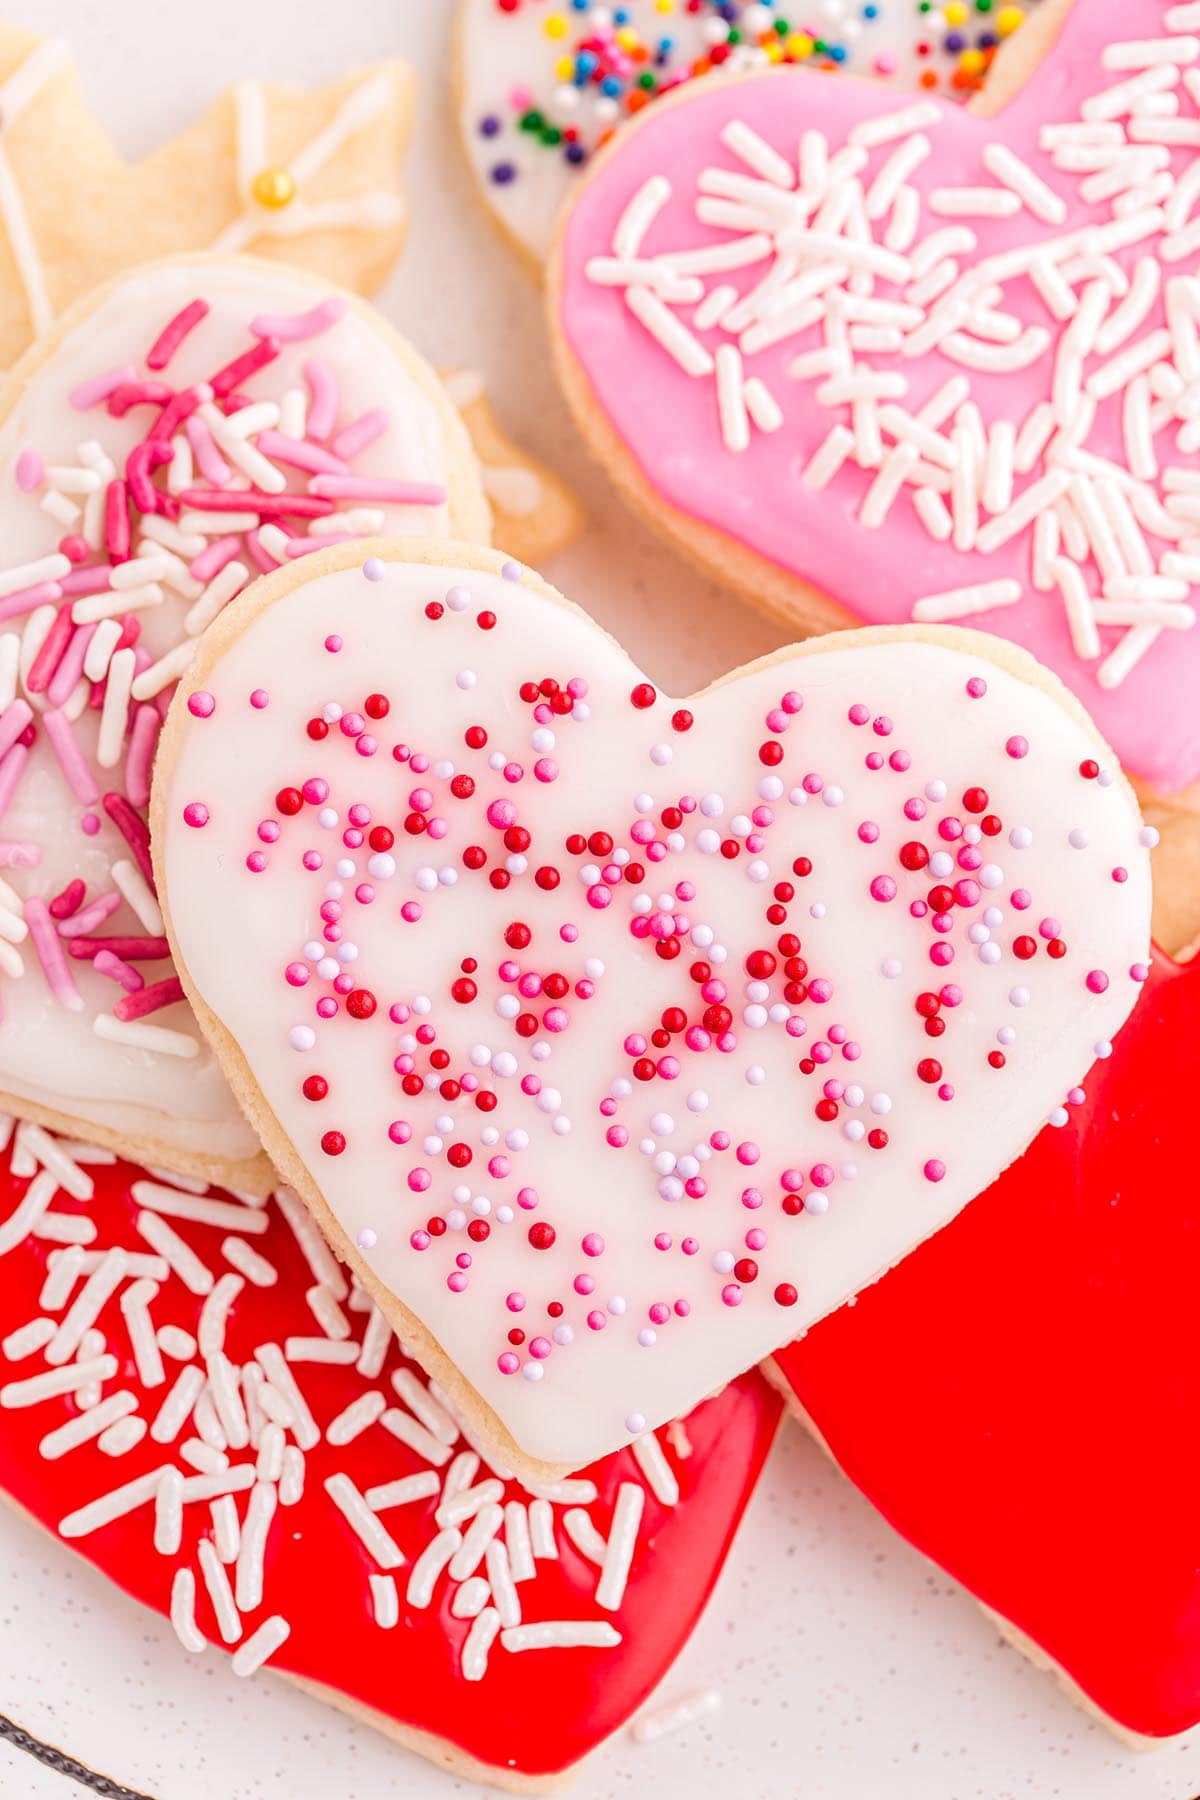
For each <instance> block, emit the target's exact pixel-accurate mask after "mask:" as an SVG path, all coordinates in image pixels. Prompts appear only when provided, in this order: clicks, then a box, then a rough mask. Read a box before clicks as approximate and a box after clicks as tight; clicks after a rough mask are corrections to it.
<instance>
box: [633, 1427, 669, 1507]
mask: <svg viewBox="0 0 1200 1800" xmlns="http://www.w3.org/2000/svg"><path fill="white" fill-rule="evenodd" d="M632 1449H633V1454H634V1457H635V1458H636V1460H637V1465H638V1468H639V1469H640V1470H641V1471H642V1474H643V1476H644V1477H645V1480H646V1485H647V1486H648V1487H649V1489H650V1492H651V1493H652V1494H653V1495H654V1497H655V1499H656V1500H658V1501H659V1502H660V1503H661V1504H662V1505H663V1506H676V1505H678V1503H679V1482H678V1481H677V1479H676V1477H675V1471H674V1469H672V1467H671V1465H670V1463H669V1462H668V1461H667V1458H666V1455H665V1453H664V1451H663V1447H662V1445H661V1444H660V1443H659V1441H658V1438H657V1436H656V1435H655V1433H654V1432H653V1431H647V1432H645V1433H644V1434H643V1436H641V1437H640V1438H635V1439H634V1440H633V1445H632Z"/></svg>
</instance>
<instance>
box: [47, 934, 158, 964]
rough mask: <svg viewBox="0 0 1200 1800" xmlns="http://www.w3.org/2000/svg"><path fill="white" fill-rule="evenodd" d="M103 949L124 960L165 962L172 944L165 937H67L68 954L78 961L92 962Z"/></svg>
mask: <svg viewBox="0 0 1200 1800" xmlns="http://www.w3.org/2000/svg"><path fill="white" fill-rule="evenodd" d="M101 950H107V951H109V952H110V953H111V954H112V955H113V956H119V957H120V958H121V961H122V962H165V961H166V960H167V958H168V956H170V954H171V946H170V944H168V942H167V940H166V938H165V937H76V938H68V939H67V954H68V955H69V956H72V957H74V959H75V961H76V962H91V961H92V960H93V959H94V958H95V957H96V956H97V955H99V953H100V951H101Z"/></svg>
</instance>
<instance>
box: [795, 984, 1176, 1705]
mask: <svg viewBox="0 0 1200 1800" xmlns="http://www.w3.org/2000/svg"><path fill="white" fill-rule="evenodd" d="M1189 1070H1190V1071H1192V1073H1193V1074H1200V964H1192V965H1190V966H1188V967H1184V966H1181V965H1179V964H1177V963H1173V962H1171V961H1170V960H1169V959H1168V958H1167V957H1165V956H1163V955H1161V954H1156V956H1155V960H1154V964H1153V972H1152V975H1151V979H1150V982H1149V983H1148V985H1147V988H1146V991H1145V992H1144V993H1143V995H1142V998H1141V1000H1140V1001H1139V1003H1138V1006H1137V1008H1136V1010H1135V1012H1134V1014H1133V1017H1132V1019H1131V1020H1130V1022H1129V1023H1128V1024H1127V1025H1126V1026H1125V1028H1124V1030H1123V1032H1122V1033H1121V1036H1120V1038H1119V1039H1118V1040H1117V1045H1116V1050H1115V1053H1114V1055H1113V1056H1112V1058H1111V1059H1110V1060H1109V1061H1107V1062H1101V1063H1098V1064H1097V1065H1096V1067H1095V1068H1094V1070H1093V1071H1092V1074H1091V1076H1090V1077H1089V1080H1088V1088H1087V1102H1086V1104H1085V1105H1083V1106H1081V1107H1078V1108H1073V1109H1072V1110H1071V1114H1070V1123H1069V1124H1068V1125H1066V1126H1065V1127H1063V1128H1062V1129H1061V1130H1055V1129H1053V1128H1048V1129H1046V1130H1044V1131H1043V1132H1042V1134H1041V1136H1040V1137H1039V1138H1037V1139H1036V1141H1035V1142H1034V1144H1033V1146H1032V1148H1031V1149H1029V1150H1028V1151H1027V1152H1026V1154H1025V1155H1024V1156H1023V1157H1022V1158H1021V1159H1020V1161H1019V1162H1017V1163H1016V1164H1014V1165H1013V1167H1012V1168H1011V1169H1010V1170H1009V1171H1008V1173H1007V1174H1005V1175H1004V1176H1002V1177H1001V1179H1000V1180H999V1181H998V1182H996V1183H995V1184H994V1185H993V1186H992V1187H991V1188H989V1189H988V1191H987V1192H986V1193H985V1194H984V1195H982V1196H981V1197H980V1198H979V1199H978V1200H976V1201H975V1202H974V1203H973V1204H972V1205H971V1206H969V1207H967V1208H966V1210H965V1211H964V1212H963V1213H961V1214H960V1215H959V1217H958V1218H957V1219H956V1220H955V1221H954V1222H953V1224H951V1225H948V1226H947V1227H946V1228H945V1230H944V1231H942V1232H941V1233H939V1235H938V1236H937V1237H936V1238H934V1239H933V1240H932V1241H931V1242H929V1243H928V1244H926V1245H925V1246H924V1247H923V1248H922V1249H921V1250H919V1251H917V1252H916V1253H915V1254H914V1255H913V1256H911V1257H909V1258H908V1260H907V1261H906V1262H905V1263H904V1264H902V1265H901V1267H900V1268H898V1269H895V1270H893V1271H892V1273H891V1274H890V1275H888V1276H887V1278H886V1279H885V1280H884V1281H881V1282H880V1283H879V1284H878V1285H877V1286H876V1287H873V1288H871V1289H869V1290H868V1291H867V1292H866V1293H864V1294H863V1295H862V1296H861V1297H860V1299H859V1301H858V1303H857V1305H856V1306H854V1307H853V1308H851V1309H843V1310H842V1311H841V1312H839V1313H837V1314H835V1315H833V1316H832V1317H831V1318H828V1319H826V1320H824V1321H823V1322H822V1323H821V1324H820V1325H818V1326H816V1327H815V1328H814V1330H813V1331H812V1332H811V1333H810V1334H809V1336H808V1337H807V1338H806V1339H805V1340H804V1342H803V1343H800V1344H797V1345H793V1346H792V1347H791V1348H790V1349H788V1350H786V1351H784V1352H782V1353H781V1355H780V1356H779V1357H778V1359H777V1360H778V1362H779V1365H780V1367H781V1369H782V1370H783V1372H784V1374H785V1375H786V1377H787V1379H788V1380H789V1382H790V1383H791V1385H792V1386H793V1387H794V1389H795V1392H796V1394H797V1396H798V1398H799V1400H800V1402H801V1404H802V1405H803V1406H804V1408H805V1409H806V1411H807V1412H808V1413H809V1415H810V1416H811V1418H812V1420H813V1422H814V1424H815V1426H816V1428H817V1430H818V1431H819V1432H820V1433H821V1435H822V1437H823V1438H824V1439H825V1441H826V1443H827V1444H828V1445H829V1448H830V1450H831V1451H832V1453H833V1455H834V1457H835V1458H836V1460H837V1462H838V1463H839V1464H840V1465H841V1467H842V1468H843V1469H844V1470H845V1472H846V1474H847V1475H848V1476H849V1477H850V1478H851V1480H852V1481H854V1482H855V1483H856V1484H857V1486H858V1487H860V1488H861V1489H862V1491H863V1493H864V1494H866V1495H867V1497H868V1498H869V1499H870V1500H871V1501H872V1502H873V1503H874V1504H875V1505H876V1506H878V1507H879V1509H880V1511H881V1512H883V1514H884V1515H885V1516H886V1517H887V1519H888V1520H889V1521H890V1522H891V1523H892V1524H893V1525H894V1526H895V1527H896V1529H897V1530H898V1531H900V1532H901V1533H902V1534H903V1535H904V1536H905V1537H906V1538H908V1539H909V1540H910V1542H911V1543H913V1544H915V1545H916V1546H917V1548H918V1549H920V1550H922V1551H924V1552H925V1554H926V1555H927V1556H930V1557H932V1558H933V1559H934V1561H935V1562H937V1563H939V1564H940V1565H941V1567H942V1568H944V1569H945V1570H946V1571H947V1573H948V1574H950V1575H952V1576H953V1577H954V1578H955V1579H956V1580H958V1581H961V1582H962V1583H963V1584H964V1585H965V1586H966V1587H967V1588H969V1589H970V1591H971V1592H972V1593H973V1594H974V1595H975V1596H976V1597H977V1598H978V1599H979V1600H981V1601H982V1602H983V1603H984V1604H985V1605H987V1606H989V1607H991V1608H993V1609H994V1610H995V1611H996V1612H998V1613H1000V1614H1002V1615H1003V1617H1004V1618H1006V1619H1008V1620H1010V1621H1011V1622H1012V1623H1013V1624H1014V1625H1016V1626H1017V1627H1018V1628H1019V1629H1020V1630H1021V1631H1023V1632H1024V1633H1026V1634H1027V1635H1028V1636H1029V1637H1030V1638H1031V1639H1032V1640H1033V1642H1034V1643H1035V1644H1037V1645H1038V1646H1039V1647H1040V1648H1041V1649H1042V1650H1044V1651H1046V1652H1047V1654H1048V1655H1050V1656H1051V1657H1053V1658H1054V1660H1055V1661H1056V1662H1057V1663H1059V1664H1060V1665H1061V1666H1062V1668H1063V1669H1064V1670H1065V1671H1066V1673H1067V1674H1068V1675H1069V1676H1070V1677H1071V1679H1072V1680H1073V1681H1075V1682H1076V1683H1078V1685H1079V1686H1080V1688H1082V1690H1083V1691H1084V1693H1085V1694H1086V1695H1087V1696H1088V1698H1089V1699H1090V1700H1092V1701H1094V1702H1095V1703H1096V1705H1097V1706H1098V1707H1100V1708H1101V1709H1102V1710H1103V1711H1104V1712H1105V1713H1107V1714H1108V1715H1109V1716H1110V1717H1111V1718H1112V1719H1114V1720H1115V1721H1116V1722H1117V1723H1119V1724H1120V1725H1122V1726H1124V1727H1126V1728H1127V1729H1129V1730H1131V1731H1135V1732H1139V1733H1144V1734H1146V1735H1148V1736H1152V1737H1164V1736H1168V1735H1170V1734H1172V1733H1176V1732H1181V1731H1184V1730H1186V1729H1188V1728H1189V1727H1190V1726H1192V1725H1195V1724H1196V1723H1197V1722H1198V1721H1200V1508H1198V1505H1197V1493H1198V1491H1200V1431H1198V1430H1197V1421H1198V1420H1200V1354H1198V1352H1197V1338H1196V1296H1197V1293H1198V1292H1200V1199H1198V1198H1197V1185H1196V1173H1195V1168H1196V1150H1195V1145H1196V1139H1195V1130H1196V1126H1195V1095H1194V1091H1193V1089H1192V1085H1191V1082H1192V1077H1191V1074H1189Z"/></svg>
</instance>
